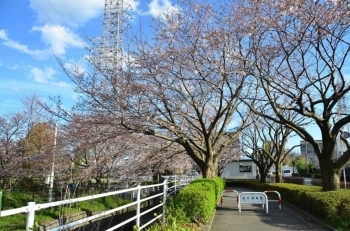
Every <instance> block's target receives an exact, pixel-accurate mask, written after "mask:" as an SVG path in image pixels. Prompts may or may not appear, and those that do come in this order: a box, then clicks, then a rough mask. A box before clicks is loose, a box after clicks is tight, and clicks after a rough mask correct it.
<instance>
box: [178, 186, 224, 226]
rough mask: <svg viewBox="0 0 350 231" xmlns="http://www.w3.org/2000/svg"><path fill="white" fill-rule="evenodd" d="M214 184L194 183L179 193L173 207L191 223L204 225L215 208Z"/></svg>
mask: <svg viewBox="0 0 350 231" xmlns="http://www.w3.org/2000/svg"><path fill="white" fill-rule="evenodd" d="M214 185H215V184H214V183H213V182H212V181H211V182H210V181H196V182H194V183H193V184H190V185H188V186H187V187H185V188H184V189H182V190H181V191H180V193H179V194H178V195H177V196H176V198H175V206H176V207H177V208H179V209H181V210H182V211H184V213H185V214H186V216H187V217H189V218H190V220H191V221H194V222H197V223H199V224H203V223H205V222H206V221H207V220H208V219H209V217H210V215H211V213H212V212H213V210H214V208H215V206H216V202H217V201H216V193H215V186H214Z"/></svg>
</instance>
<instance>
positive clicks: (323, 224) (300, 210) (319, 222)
mask: <svg viewBox="0 0 350 231" xmlns="http://www.w3.org/2000/svg"><path fill="white" fill-rule="evenodd" d="M282 203H284V204H287V205H288V206H290V207H292V208H293V209H295V210H297V211H298V212H300V213H302V214H304V215H306V216H308V217H309V218H311V220H313V221H316V222H317V223H318V224H320V225H322V226H324V227H325V228H327V229H328V230H330V231H337V229H335V228H333V227H331V226H329V225H327V224H326V223H324V222H323V221H321V220H319V219H318V218H316V217H314V216H313V215H311V214H310V213H308V212H306V211H304V210H302V209H300V208H298V207H297V206H295V205H293V204H290V203H289V202H286V201H282Z"/></svg>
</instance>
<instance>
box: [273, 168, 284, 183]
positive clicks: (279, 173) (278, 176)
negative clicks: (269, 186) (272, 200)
mask: <svg viewBox="0 0 350 231" xmlns="http://www.w3.org/2000/svg"><path fill="white" fill-rule="evenodd" d="M275 166H276V169H275V171H276V176H275V182H276V183H283V178H282V171H281V166H280V165H275Z"/></svg>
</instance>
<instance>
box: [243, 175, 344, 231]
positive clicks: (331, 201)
mask: <svg viewBox="0 0 350 231" xmlns="http://www.w3.org/2000/svg"><path fill="white" fill-rule="evenodd" d="M246 184H247V186H249V187H250V188H252V189H254V190H256V191H260V192H263V191H267V190H274V191H278V192H279V193H280V194H281V198H282V203H283V201H286V202H288V203H290V204H293V205H295V206H297V207H298V208H300V209H302V210H303V211H305V212H307V213H310V214H312V215H313V216H315V217H316V218H318V219H320V220H323V221H324V222H325V223H327V224H329V225H330V226H332V227H334V228H336V229H337V230H350V190H344V189H340V190H337V191H329V192H323V191H322V187H320V186H306V185H299V184H290V183H265V184H260V183H257V182H246Z"/></svg>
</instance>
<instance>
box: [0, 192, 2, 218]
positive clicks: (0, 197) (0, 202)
mask: <svg viewBox="0 0 350 231" xmlns="http://www.w3.org/2000/svg"><path fill="white" fill-rule="evenodd" d="M1 210H2V191H0V216H1Z"/></svg>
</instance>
